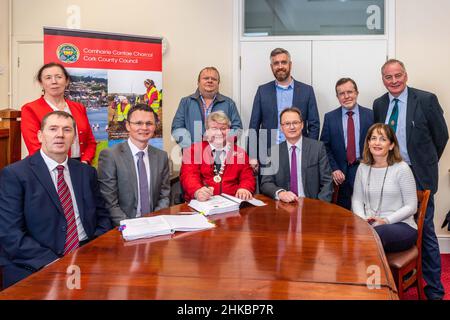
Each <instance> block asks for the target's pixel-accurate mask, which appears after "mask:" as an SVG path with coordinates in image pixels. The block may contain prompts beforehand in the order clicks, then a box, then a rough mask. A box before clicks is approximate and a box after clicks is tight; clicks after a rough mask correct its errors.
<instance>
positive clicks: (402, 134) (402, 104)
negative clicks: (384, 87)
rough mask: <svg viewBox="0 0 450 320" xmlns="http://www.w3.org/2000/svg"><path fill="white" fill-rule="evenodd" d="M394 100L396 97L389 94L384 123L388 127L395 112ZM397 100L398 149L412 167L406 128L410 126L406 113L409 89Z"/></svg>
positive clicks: (396, 133)
mask: <svg viewBox="0 0 450 320" xmlns="http://www.w3.org/2000/svg"><path fill="white" fill-rule="evenodd" d="M394 99H395V97H394V96H393V95H392V94H390V93H389V108H388V111H387V114H386V120H385V121H384V123H385V124H387V125H388V124H389V119H390V117H391V114H392V111H393V110H394V105H395V101H394ZM397 99H398V118H397V131H396V132H395V135H396V136H397V140H398V147H399V148H400V155H401V156H402V158H403V160H404V161H405V162H406V163H407V164H409V165H411V159H410V158H409V154H408V146H407V141H406V126H407V125H408V124H407V123H406V111H407V107H408V87H406V88H405V90H403V92H402V93H401V94H400V95H399V96H398V97H397ZM413 125H414V121H413Z"/></svg>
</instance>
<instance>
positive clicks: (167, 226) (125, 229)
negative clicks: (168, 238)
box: [119, 214, 214, 241]
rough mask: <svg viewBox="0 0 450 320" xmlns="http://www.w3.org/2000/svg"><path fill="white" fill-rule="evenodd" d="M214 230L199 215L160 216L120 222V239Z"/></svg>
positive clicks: (206, 220) (211, 225) (212, 226)
mask: <svg viewBox="0 0 450 320" xmlns="http://www.w3.org/2000/svg"><path fill="white" fill-rule="evenodd" d="M210 228H214V224H212V223H210V222H208V219H206V217H204V216H203V215H201V214H192V215H160V216H155V217H144V218H137V219H126V220H122V221H120V228H119V229H120V230H122V237H123V238H124V239H125V240H126V241H131V240H136V239H142V238H150V237H156V236H161V235H166V234H172V233H174V232H175V231H197V230H204V229H210Z"/></svg>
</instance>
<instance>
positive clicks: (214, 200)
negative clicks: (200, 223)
mask: <svg viewBox="0 0 450 320" xmlns="http://www.w3.org/2000/svg"><path fill="white" fill-rule="evenodd" d="M249 205H253V206H257V207H262V206H265V205H266V204H265V203H264V202H262V201H261V200H258V199H255V198H252V199H250V200H241V199H239V198H236V197H233V196H230V195H229V194H225V193H222V194H221V195H218V196H212V197H211V198H210V199H209V200H207V201H198V200H191V201H190V202H189V207H191V208H192V209H194V210H196V211H198V212H201V213H203V214H205V215H206V216H208V215H211V214H218V213H225V212H230V211H237V210H239V209H240V208H243V207H246V206H249Z"/></svg>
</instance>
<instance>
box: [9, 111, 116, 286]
mask: <svg viewBox="0 0 450 320" xmlns="http://www.w3.org/2000/svg"><path fill="white" fill-rule="evenodd" d="M74 137H75V121H74V119H73V117H72V116H71V115H70V114H68V113H66V112H63V111H54V112H51V113H49V114H48V115H46V116H45V117H44V118H43V120H42V124H41V130H39V131H38V139H39V142H41V150H40V151H39V152H36V153H35V154H34V155H33V156H29V157H27V158H25V159H24V160H21V161H18V162H16V163H14V164H11V165H9V166H7V167H6V168H4V169H3V170H2V172H1V175H0V266H2V267H3V286H4V287H8V286H10V285H12V284H14V283H15V282H17V281H19V280H21V279H23V278H25V277H27V276H29V275H30V274H32V273H33V272H35V271H37V270H39V269H41V268H43V267H45V266H46V265H48V264H49V263H51V262H53V261H55V260H57V259H59V258H60V257H62V256H63V255H66V254H69V253H70V252H73V251H74V250H76V249H77V248H78V247H80V246H81V245H83V244H85V243H86V242H88V241H90V240H92V239H94V238H95V237H98V236H99V235H101V234H103V233H105V232H106V231H108V230H109V229H111V221H110V219H109V214H108V211H107V210H106V209H105V207H104V202H103V199H102V196H101V194H100V190H99V188H98V182H97V173H96V171H95V169H94V168H92V167H90V166H88V165H87V164H84V163H81V162H79V161H77V160H73V159H71V158H68V156H67V155H68V152H69V150H70V147H71V145H72V143H73V140H74ZM60 199H61V200H60Z"/></svg>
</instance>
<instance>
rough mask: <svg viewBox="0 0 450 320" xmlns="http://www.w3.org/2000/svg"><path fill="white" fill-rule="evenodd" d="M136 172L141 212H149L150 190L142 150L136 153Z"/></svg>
mask: <svg viewBox="0 0 450 320" xmlns="http://www.w3.org/2000/svg"><path fill="white" fill-rule="evenodd" d="M137 155H138V157H139V158H138V161H137V167H138V174H139V199H140V202H141V214H146V213H149V212H150V190H149V187H148V180H147V170H145V163H144V151H139V152H138V153H137Z"/></svg>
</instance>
